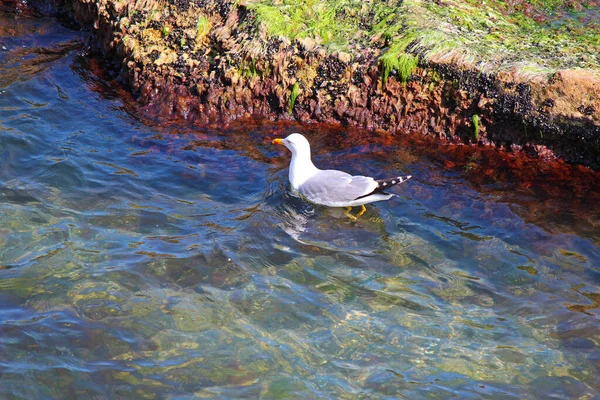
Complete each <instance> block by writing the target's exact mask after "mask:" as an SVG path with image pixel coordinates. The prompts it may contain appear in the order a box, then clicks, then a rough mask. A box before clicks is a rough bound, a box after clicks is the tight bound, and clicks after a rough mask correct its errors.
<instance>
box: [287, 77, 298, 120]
mask: <svg viewBox="0 0 600 400" xmlns="http://www.w3.org/2000/svg"><path fill="white" fill-rule="evenodd" d="M299 89H300V85H299V84H298V82H295V83H294V85H293V86H292V91H291V93H290V108H289V110H288V113H289V114H291V113H292V111H293V110H294V105H295V104H296V99H297V98H298V93H299Z"/></svg>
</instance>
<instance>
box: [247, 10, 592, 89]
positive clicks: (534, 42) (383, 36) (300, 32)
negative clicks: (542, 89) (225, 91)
mask: <svg viewBox="0 0 600 400" xmlns="http://www.w3.org/2000/svg"><path fill="white" fill-rule="evenodd" d="M530 3H531V5H533V6H535V7H536V12H538V13H540V14H541V15H542V17H537V20H536V18H534V17H533V16H530V15H527V14H526V13H524V12H522V11H516V10H518V8H516V9H515V8H514V7H513V8H511V7H509V6H508V5H507V4H506V3H504V2H500V1H491V2H486V3H480V2H475V1H472V0H461V1H455V2H452V3H445V2H444V3H437V2H429V1H420V0H407V1H404V2H398V1H389V0H380V1H373V2H370V3H368V4H365V5H363V4H362V3H361V4H359V3H358V2H354V1H349V0H326V1H322V2H316V1H307V2H305V1H299V0H287V1H283V2H281V1H278V2H275V1H267V0H264V1H260V2H257V3H252V4H251V5H250V6H249V7H250V8H251V9H253V10H254V11H255V13H256V16H257V18H256V23H257V24H264V26H265V27H266V31H267V33H268V35H271V36H284V37H288V38H290V39H300V38H306V37H311V38H314V39H315V40H316V41H317V42H320V43H322V45H323V46H325V47H326V48H329V49H330V50H332V49H334V48H343V49H348V48H353V47H356V46H363V47H373V46H375V47H379V48H380V49H381V52H382V56H381V57H380V63H381V64H380V66H381V73H382V82H383V84H384V86H385V82H386V81H387V79H388V77H389V75H390V73H391V71H392V70H396V71H397V72H398V75H399V80H400V81H402V82H406V80H407V79H409V77H410V75H411V73H412V71H413V70H414V68H415V66H416V63H417V62H418V61H419V59H420V60H421V61H425V62H427V61H432V60H433V61H436V60H437V61H439V60H444V59H446V58H449V59H453V60H454V61H459V64H460V63H462V64H465V65H468V66H470V67H475V68H476V69H479V70H482V71H487V70H489V69H498V68H503V67H511V68H515V69H516V70H518V71H519V72H521V71H523V72H526V73H537V72H540V73H551V72H553V71H556V70H557V69H562V68H598V67H600V56H599V54H600V27H599V26H598V24H594V23H591V24H590V23H586V22H585V21H587V19H589V16H588V15H587V14H586V10H587V9H586V8H585V7H584V8H583V10H581V11H574V10H572V9H568V8H567V7H565V6H564V5H563V4H562V3H563V2H556V1H553V2H540V1H532V2H530ZM584 6H585V4H584ZM565 10H566V11H568V16H569V17H568V18H566V17H562V18H560V17H561V16H562V15H563V14H565V13H566V11H565ZM561 13H562V14H561ZM544 17H545V18H544ZM586 17H587V19H586Z"/></svg>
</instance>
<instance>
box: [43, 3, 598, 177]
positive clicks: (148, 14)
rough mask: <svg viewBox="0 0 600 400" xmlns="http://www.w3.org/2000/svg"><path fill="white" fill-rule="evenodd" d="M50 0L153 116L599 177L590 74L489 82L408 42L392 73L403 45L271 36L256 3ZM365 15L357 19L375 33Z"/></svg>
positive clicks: (499, 77) (490, 77) (487, 74)
mask: <svg viewBox="0 0 600 400" xmlns="http://www.w3.org/2000/svg"><path fill="white" fill-rule="evenodd" d="M40 3H41V2H40ZM43 3H44V4H45V6H44V8H43V9H42V11H43V12H45V13H48V12H58V13H62V15H63V16H67V18H69V19H71V20H73V21H75V22H77V23H78V24H79V25H80V26H81V27H82V28H83V29H90V30H91V31H92V33H93V38H94V45H96V46H97V47H98V49H99V50H100V51H101V52H102V54H103V55H104V59H105V62H106V64H107V65H109V66H111V67H112V68H113V69H114V70H115V71H116V73H117V74H118V76H119V79H120V80H121V81H122V82H124V83H125V84H126V85H128V86H129V87H130V88H131V90H132V92H133V93H134V95H135V96H136V98H137V99H138V101H139V103H140V106H141V107H142V108H143V111H144V112H145V113H147V114H148V115H150V116H157V117H160V118H167V119H177V120H185V121H190V122H192V123H199V124H206V123H210V122H215V121H219V122H228V121H232V120H236V119H239V118H247V117H260V118H267V119H271V120H295V121H298V122H301V123H334V124H341V125H344V126H352V127H357V128H363V129H368V130H385V131H389V132H392V133H417V134H424V135H435V136H437V137H439V138H442V139H444V140H450V141H452V142H459V143H473V144H475V143H477V144H484V145H492V146H496V147H500V148H502V149H505V150H506V149H508V150H524V151H527V152H528V153H532V154H536V155H538V156H540V157H544V158H555V157H558V158H560V159H562V160H565V161H567V162H569V163H575V164H581V165H586V166H589V167H591V168H592V169H596V170H597V169H600V75H599V73H598V70H595V69H594V68H584V69H575V68H567V69H560V68H555V69H554V71H553V72H551V73H548V72H545V73H539V72H536V73H529V72H526V71H525V72H524V70H523V69H522V68H521V69H519V68H496V69H495V70H494V69H491V70H489V71H483V70H482V68H478V67H477V66H476V65H473V63H472V62H471V63H469V62H467V61H465V58H464V57H458V56H456V55H455V53H453V52H446V53H444V56H440V55H439V54H434V55H426V54H425V52H424V50H423V47H422V46H421V47H419V41H418V40H417V39H414V40H412V41H408V40H406V42H408V43H406V44H405V45H404V50H403V51H402V52H401V53H400V54H401V55H400V56H399V58H398V57H396V58H394V59H393V62H392V63H391V64H389V65H388V64H386V63H385V60H386V58H385V57H386V54H388V55H389V54H390V48H393V46H395V44H394V43H395V42H389V40H387V39H382V38H371V39H370V40H371V42H370V44H369V45H365V43H364V41H363V42H360V41H358V40H357V41H356V42H353V43H352V44H350V45H346V46H337V47H338V48H339V49H336V46H334V45H329V46H327V45H325V44H324V43H323V39H322V36H323V34H321V35H318V34H315V35H314V36H315V37H316V38H313V37H311V36H305V37H302V36H301V35H297V36H296V37H295V38H288V37H285V36H281V35H275V34H273V33H272V32H270V27H269V26H268V25H267V24H266V23H264V22H261V20H260V18H261V15H260V13H259V9H257V8H256V5H255V4H254V3H256V2H251V1H247V2H245V1H233V0H221V1H211V0H195V1H189V2H188V1H179V0H137V1H129V2H128V1H120V0H54V1H53V2H52V4H51V6H49V5H48V3H47V2H43ZM271 3H273V2H271ZM275 3H277V2H275ZM279 3H281V2H279ZM388 3H390V2H388ZM392 3H393V2H392ZM32 4H35V3H32ZM395 4H396V5H397V7H400V6H401V5H402V2H396V3H395ZM388 6H389V7H392V5H388ZM404 6H405V5H404ZM444 6H445V7H452V6H453V4H452V3H448V4H447V5H444ZM38 7H39V4H38ZM363 11H364V12H365V15H364V16H363V15H362V14H360V15H359V17H360V18H361V19H360V21H359V22H360V23H362V24H365V25H368V24H369V23H371V24H373V23H374V22H373V21H372V20H370V19H369V18H372V19H374V17H373V16H372V15H371V16H370V14H369V10H367V9H365V8H364V7H363V9H361V11H360V12H363ZM369 16H370V17H369ZM357 18H358V17H357ZM365 29H366V30H369V31H371V32H372V31H373V30H374V28H373V25H368V26H366V28H365ZM421 41H422V40H421ZM590 46H591V47H590V49H591V51H592V52H593V51H595V50H597V49H600V44H598V46H596V47H594V45H593V44H592V45H590ZM592 61H593V60H592ZM593 65H594V63H593V62H592V66H593ZM559 67H560V66H559Z"/></svg>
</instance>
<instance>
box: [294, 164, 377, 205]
mask: <svg viewBox="0 0 600 400" xmlns="http://www.w3.org/2000/svg"><path fill="white" fill-rule="evenodd" d="M376 188H377V181H375V180H374V179H373V178H370V177H368V176H360V175H359V176H352V175H350V174H347V173H345V172H342V171H336V170H325V171H319V172H318V173H316V174H315V175H313V176H312V177H311V178H309V179H308V180H307V181H306V182H304V183H303V184H302V185H300V187H299V188H298V191H299V192H300V194H302V195H303V196H305V197H306V198H307V199H308V200H310V201H312V202H313V203H317V204H322V205H326V206H340V205H344V204H347V203H349V202H352V201H353V200H355V199H356V198H358V197H361V196H364V195H366V194H369V193H371V192H373V190H375V189H376Z"/></svg>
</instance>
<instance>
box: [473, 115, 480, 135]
mask: <svg viewBox="0 0 600 400" xmlns="http://www.w3.org/2000/svg"><path fill="white" fill-rule="evenodd" d="M480 120H481V119H480V118H479V115H477V114H474V115H473V116H472V117H471V121H472V122H473V137H474V138H475V140H477V139H479V122H480Z"/></svg>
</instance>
